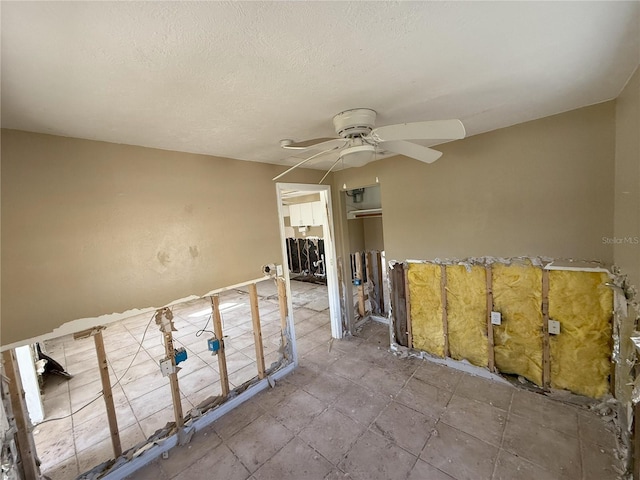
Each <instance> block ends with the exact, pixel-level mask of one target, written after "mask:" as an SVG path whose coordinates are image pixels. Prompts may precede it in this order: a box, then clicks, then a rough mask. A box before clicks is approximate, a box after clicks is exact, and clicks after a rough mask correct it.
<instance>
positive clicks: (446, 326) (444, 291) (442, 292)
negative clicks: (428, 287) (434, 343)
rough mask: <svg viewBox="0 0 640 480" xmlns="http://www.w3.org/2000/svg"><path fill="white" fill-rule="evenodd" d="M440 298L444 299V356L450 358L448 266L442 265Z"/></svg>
mask: <svg viewBox="0 0 640 480" xmlns="http://www.w3.org/2000/svg"><path fill="white" fill-rule="evenodd" d="M440 298H441V299H442V331H443V332H444V356H445V357H448V356H449V322H448V320H447V266H446V265H440Z"/></svg>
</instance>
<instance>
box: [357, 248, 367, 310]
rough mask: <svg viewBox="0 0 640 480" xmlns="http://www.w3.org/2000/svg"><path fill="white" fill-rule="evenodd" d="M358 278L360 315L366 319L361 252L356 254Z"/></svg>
mask: <svg viewBox="0 0 640 480" xmlns="http://www.w3.org/2000/svg"><path fill="white" fill-rule="evenodd" d="M356 278H357V279H359V280H360V285H358V313H359V314H360V317H361V318H364V315H365V313H366V312H365V308H364V281H363V280H362V254H361V253H360V252H356Z"/></svg>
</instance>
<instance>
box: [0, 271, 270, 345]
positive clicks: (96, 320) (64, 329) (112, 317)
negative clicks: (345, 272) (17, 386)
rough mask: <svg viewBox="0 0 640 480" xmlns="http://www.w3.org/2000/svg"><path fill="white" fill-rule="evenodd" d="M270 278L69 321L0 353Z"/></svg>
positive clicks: (15, 343) (264, 277)
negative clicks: (151, 305)
mask: <svg viewBox="0 0 640 480" xmlns="http://www.w3.org/2000/svg"><path fill="white" fill-rule="evenodd" d="M270 278H272V277H270V276H268V275H265V276H263V277H260V278H256V279H253V280H247V281H246V282H241V283H237V284H235V285H230V286H228V287H222V288H217V289H215V290H211V291H209V292H207V293H205V294H204V295H189V296H187V297H183V298H179V299H177V300H173V301H172V302H169V303H167V304H166V305H163V306H161V307H145V308H140V309H138V308H134V309H132V310H126V311H124V312H119V313H118V312H115V313H109V314H106V315H100V316H98V317H89V318H79V319H77V320H71V321H69V322H65V323H63V324H62V325H60V326H59V327H57V328H54V329H53V330H52V331H51V332H49V333H45V334H43V335H38V336H37V337H31V338H28V339H26V340H21V341H19V342H14V343H10V344H9V345H2V346H0V352H4V351H7V350H11V349H13V348H17V347H22V346H24V345H32V344H34V343H36V342H41V341H43V340H49V339H51V338H58V337H62V336H64V335H70V334H73V333H76V332H80V331H82V330H87V329H89V328H93V327H98V326H101V325H108V324H110V323H114V322H117V321H119V320H124V319H126V318H130V317H133V316H136V315H142V314H144V313H151V312H156V311H157V310H159V309H161V308H168V307H173V306H174V305H179V304H181V303H186V302H190V301H192V300H197V299H199V298H206V297H210V296H212V295H216V294H218V293H222V292H226V291H228V290H234V289H236V288H240V287H244V286H246V285H250V284H252V283H258V282H262V281H264V280H268V279H270Z"/></svg>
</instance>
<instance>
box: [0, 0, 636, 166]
mask: <svg viewBox="0 0 640 480" xmlns="http://www.w3.org/2000/svg"><path fill="white" fill-rule="evenodd" d="M1 8H2V12H1V13H2V126H3V127H6V128H15V129H22V130H29V131H36V132H43V133H52V134H56V135H64V136H72V137H80V138H88V139H95V140H104V141H108V142H117V143H127V144H133V145H143V146H149V147H157V148H162V149H170V150H179V151H185V152H195V153H206V154H212V155H217V156H224V157H231V158H237V159H242V160H253V161H262V162H271V163H291V159H289V160H286V159H285V157H287V152H285V151H283V150H281V149H280V148H279V146H278V145H279V144H278V141H279V140H280V139H282V138H292V139H294V140H303V139H305V138H312V137H325V136H334V134H335V132H334V131H333V127H332V123H331V118H332V116H333V115H334V114H336V113H338V112H340V111H342V110H345V109H348V108H354V107H369V108H373V109H374V110H376V111H377V112H378V121H377V125H386V124H392V123H400V122H410V121H417V120H433V119H442V118H460V119H461V120H462V121H463V122H464V124H465V125H466V127H467V132H468V134H469V135H473V134H477V133H481V132H486V131H489V130H493V129H496V128H501V127H505V126H508V125H513V124H516V123H521V122H525V121H527V120H531V119H535V118H540V117H544V116H548V115H551V114H555V113H559V112H563V111H567V110H571V109H574V108H578V107H581V106H585V105H590V104H594V103H598V102H602V101H605V100H608V99H612V98H615V97H616V96H617V95H618V93H619V92H620V90H621V89H622V87H623V86H624V84H625V82H626V81H627V79H628V78H629V76H630V75H631V73H632V72H633V70H634V69H635V67H636V66H637V65H638V62H639V58H640V53H639V51H640V43H639V35H640V34H639V24H640V3H638V2H626V3H625V2H602V3H600V2H567V3H564V2H563V3H559V2H539V3H538V2H536V3H523V2H495V3H493V2H399V3H397V2H393V3H391V2H274V3H270V2H251V3H244V2H215V3H214V2H211V3H208V2H198V3H184V2H171V3H160V2H158V3H156V2H144V3H142V2H140V3H138V2H135V3H129V2H37V3H36V2H7V1H3V2H2V5H1ZM316 166H321V165H318V164H316Z"/></svg>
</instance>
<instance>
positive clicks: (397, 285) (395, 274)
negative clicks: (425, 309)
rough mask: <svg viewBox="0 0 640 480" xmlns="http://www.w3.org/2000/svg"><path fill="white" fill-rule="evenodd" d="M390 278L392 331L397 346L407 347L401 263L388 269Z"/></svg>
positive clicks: (405, 305) (405, 309)
mask: <svg viewBox="0 0 640 480" xmlns="http://www.w3.org/2000/svg"><path fill="white" fill-rule="evenodd" d="M389 269H390V275H389V276H390V278H391V291H390V294H391V315H392V319H391V320H392V324H393V325H392V329H393V335H394V337H395V340H396V342H397V343H398V345H402V346H404V347H406V346H408V344H409V342H408V339H407V304H406V302H405V299H404V298H405V297H404V296H405V284H404V268H403V266H402V264H401V263H396V264H395V265H392V266H390V267H389Z"/></svg>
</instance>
